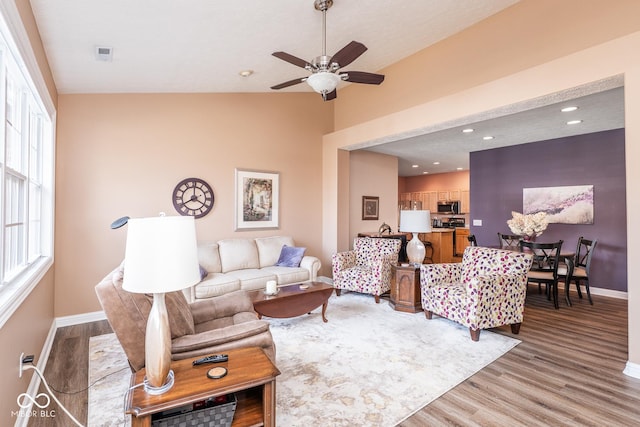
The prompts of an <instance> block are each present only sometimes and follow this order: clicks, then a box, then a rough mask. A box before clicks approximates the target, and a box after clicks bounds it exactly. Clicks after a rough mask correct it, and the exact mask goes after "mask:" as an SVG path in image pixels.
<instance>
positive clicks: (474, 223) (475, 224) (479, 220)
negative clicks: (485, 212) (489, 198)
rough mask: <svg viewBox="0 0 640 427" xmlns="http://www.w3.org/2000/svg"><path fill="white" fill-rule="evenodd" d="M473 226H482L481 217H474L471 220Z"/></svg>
mask: <svg viewBox="0 0 640 427" xmlns="http://www.w3.org/2000/svg"><path fill="white" fill-rule="evenodd" d="M473 226H474V227H482V220H481V219H474V220H473Z"/></svg>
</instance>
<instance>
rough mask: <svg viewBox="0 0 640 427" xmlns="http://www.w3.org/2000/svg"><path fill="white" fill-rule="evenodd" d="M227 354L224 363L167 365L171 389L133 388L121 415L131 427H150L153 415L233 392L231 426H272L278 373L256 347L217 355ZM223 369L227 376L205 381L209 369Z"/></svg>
mask: <svg viewBox="0 0 640 427" xmlns="http://www.w3.org/2000/svg"><path fill="white" fill-rule="evenodd" d="M220 353H224V354H227V355H228V356H229V360H228V361H227V362H224V363H215V364H204V365H199V366H193V365H192V362H193V361H194V360H195V359H197V357H196V358H191V359H185V360H179V361H175V362H172V363H171V369H172V370H173V373H174V376H175V380H174V381H175V382H174V385H173V387H172V388H171V389H170V390H169V391H167V392H166V393H164V394H161V395H150V394H147V393H146V392H145V391H144V388H143V387H137V388H135V389H134V390H133V392H130V393H129V394H128V396H127V402H126V407H125V413H127V414H131V415H133V416H132V417H131V425H132V427H138V426H145V427H150V426H151V416H152V415H153V414H155V413H158V412H162V411H167V410H170V409H173V408H179V407H182V406H185V405H189V404H192V403H195V402H200V401H203V400H206V399H208V398H210V397H216V396H223V395H226V394H229V393H235V394H236V399H237V406H236V412H235V414H234V417H233V424H232V426H233V427H245V426H265V427H267V426H269V427H275V425H276V376H278V375H280V371H279V370H278V368H276V366H275V365H274V364H273V363H272V362H271V360H270V359H269V358H268V357H267V355H266V354H265V353H264V351H263V350H262V349H261V348H258V347H249V348H241V349H236V350H228V351H224V352H220ZM216 366H224V367H225V368H227V371H228V372H227V375H226V376H224V377H222V378H218V379H209V378H207V371H208V370H209V369H211V368H212V367H216ZM144 376H145V370H144V369H141V370H140V371H138V372H135V373H134V374H132V375H131V386H134V385H137V384H140V383H142V382H143V381H144Z"/></svg>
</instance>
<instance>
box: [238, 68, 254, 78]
mask: <svg viewBox="0 0 640 427" xmlns="http://www.w3.org/2000/svg"><path fill="white" fill-rule="evenodd" d="M238 74H240V75H241V76H242V77H249V76H250V75H252V74H253V70H242V71H240V72H239V73H238Z"/></svg>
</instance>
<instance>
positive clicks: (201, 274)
mask: <svg viewBox="0 0 640 427" xmlns="http://www.w3.org/2000/svg"><path fill="white" fill-rule="evenodd" d="M198 267H200V280H204V278H205V277H207V276H208V275H209V272H208V271H207V270H205V268H204V267H203V266H201V265H199V266H198Z"/></svg>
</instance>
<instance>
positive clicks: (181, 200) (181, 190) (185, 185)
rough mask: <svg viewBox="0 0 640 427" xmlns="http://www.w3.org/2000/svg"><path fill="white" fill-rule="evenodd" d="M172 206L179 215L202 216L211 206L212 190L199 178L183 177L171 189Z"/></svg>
mask: <svg viewBox="0 0 640 427" xmlns="http://www.w3.org/2000/svg"><path fill="white" fill-rule="evenodd" d="M173 207H174V208H176V211H178V213H179V214H180V215H191V216H193V217H196V218H202V217H203V216H205V215H206V214H208V213H209V212H210V211H211V209H212V208H213V190H212V189H211V186H210V185H209V184H207V183H206V182H205V181H203V180H201V179H200V178H187V179H183V180H182V181H180V182H179V183H178V185H176V188H174V189H173Z"/></svg>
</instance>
